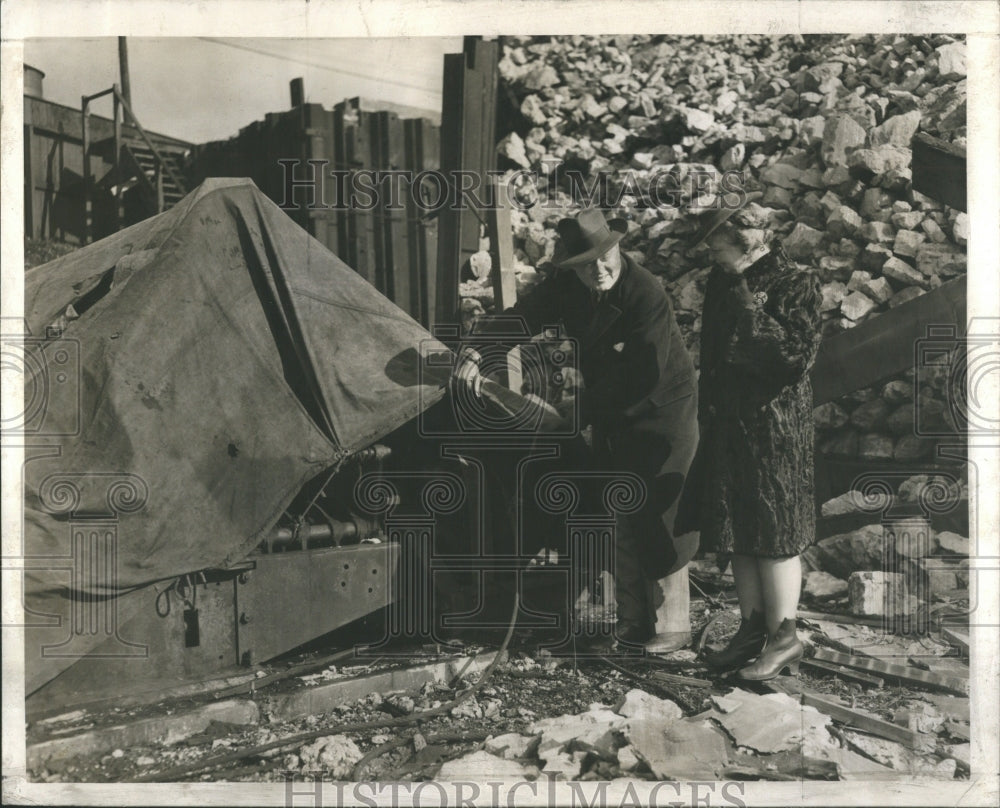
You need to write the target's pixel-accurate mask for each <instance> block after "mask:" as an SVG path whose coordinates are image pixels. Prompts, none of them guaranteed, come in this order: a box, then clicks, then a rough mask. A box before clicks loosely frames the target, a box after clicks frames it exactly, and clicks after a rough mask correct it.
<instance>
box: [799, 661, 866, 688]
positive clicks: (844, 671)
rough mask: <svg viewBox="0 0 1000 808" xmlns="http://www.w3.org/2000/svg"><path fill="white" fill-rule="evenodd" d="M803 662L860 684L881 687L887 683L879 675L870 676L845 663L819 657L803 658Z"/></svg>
mask: <svg viewBox="0 0 1000 808" xmlns="http://www.w3.org/2000/svg"><path fill="white" fill-rule="evenodd" d="M802 664H803V665H805V666H806V667H807V668H812V669H813V670H817V671H823V672H824V673H832V674H833V675H834V676H838V677H840V678H841V679H844V680H846V681H848V682H857V683H858V684H860V685H865V686H866V687H876V688H879V687H882V685H884V684H885V682H883V681H882V680H881V679H879V678H878V677H877V676H869V675H868V674H867V673H860V672H859V671H853V670H851V669H850V668H847V667H845V666H843V665H832V664H830V663H829V662H821V661H820V660H818V659H803V660H802Z"/></svg>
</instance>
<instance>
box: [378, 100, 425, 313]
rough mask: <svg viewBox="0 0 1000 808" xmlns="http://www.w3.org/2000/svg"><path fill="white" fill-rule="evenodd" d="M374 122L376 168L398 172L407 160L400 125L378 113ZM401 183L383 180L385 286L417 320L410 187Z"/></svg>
mask: <svg viewBox="0 0 1000 808" xmlns="http://www.w3.org/2000/svg"><path fill="white" fill-rule="evenodd" d="M376 119H377V122H378V130H379V140H380V141H381V144H380V149H379V151H380V153H381V159H382V162H381V164H380V165H379V166H378V167H379V168H381V169H382V170H384V171H389V172H392V171H401V170H402V169H403V167H404V163H405V158H406V154H405V149H406V144H405V140H404V137H403V124H402V122H401V121H400V120H399V116H398V115H396V113H395V112H379V113H377V114H376ZM404 180H405V177H399V176H395V177H394V176H391V175H390V176H387V177H386V178H385V180H383V182H382V184H381V193H380V194H379V207H378V211H379V213H380V215H381V226H382V227H381V236H382V243H383V250H384V255H385V271H386V275H387V277H388V284H387V285H388V288H389V289H391V290H392V301H393V302H394V303H395V304H396V305H397V306H399V307H400V308H401V309H403V310H404V311H405V312H406V313H407V314H409V315H410V316H411V317H413V318H414V319H416V318H418V317H419V316H420V297H419V292H418V291H417V290H418V285H417V284H416V283H414V279H413V274H412V272H411V264H410V246H409V233H408V232H407V226H406V212H407V209H408V207H409V186H408V185H407V184H406V182H405V181H404ZM392 203H395V204H392Z"/></svg>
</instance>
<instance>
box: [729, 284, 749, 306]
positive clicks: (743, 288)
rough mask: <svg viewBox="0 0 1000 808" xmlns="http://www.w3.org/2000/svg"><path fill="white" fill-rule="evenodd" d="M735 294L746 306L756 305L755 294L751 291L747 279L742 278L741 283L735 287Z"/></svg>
mask: <svg viewBox="0 0 1000 808" xmlns="http://www.w3.org/2000/svg"><path fill="white" fill-rule="evenodd" d="M733 292H734V293H735V295H736V297H737V299H738V300H739V301H740V303H742V304H743V305H744V306H752V305H754V299H753V292H751V291H750V287H749V286H747V279H746V278H744V277H741V278H740V282H739V283H737V284H736V285H735V286H733Z"/></svg>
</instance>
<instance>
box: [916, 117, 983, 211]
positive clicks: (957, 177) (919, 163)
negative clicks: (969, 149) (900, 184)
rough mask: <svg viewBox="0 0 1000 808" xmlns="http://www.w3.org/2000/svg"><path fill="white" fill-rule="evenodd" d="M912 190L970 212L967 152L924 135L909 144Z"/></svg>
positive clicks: (917, 136)
mask: <svg viewBox="0 0 1000 808" xmlns="http://www.w3.org/2000/svg"><path fill="white" fill-rule="evenodd" d="M910 147H911V148H912V150H913V159H912V160H911V162H910V166H911V170H912V171H913V190H914V191H918V192H920V193H922V194H923V195H924V196H929V197H930V198H931V199H936V200H937V201H938V202H943V203H944V204H946V205H950V206H951V207H953V208H957V209H958V210H968V209H969V208H968V191H967V190H966V173H967V168H966V161H965V149H963V148H962V147H960V146H955V145H953V144H951V143H946V142H945V141H943V140H938V139H937V138H935V137H931V136H930V135H927V134H924V133H923V132H921V133H920V134H918V135H914V137H913V141H912V142H911V144H910Z"/></svg>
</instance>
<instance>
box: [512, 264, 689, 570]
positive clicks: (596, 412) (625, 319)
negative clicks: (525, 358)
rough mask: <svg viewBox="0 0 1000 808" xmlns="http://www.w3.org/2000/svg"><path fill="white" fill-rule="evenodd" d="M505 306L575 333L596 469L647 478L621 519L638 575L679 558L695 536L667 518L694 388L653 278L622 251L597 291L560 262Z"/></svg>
mask: <svg viewBox="0 0 1000 808" xmlns="http://www.w3.org/2000/svg"><path fill="white" fill-rule="evenodd" d="M505 313H506V314H517V315H520V316H521V317H523V318H524V320H525V322H526V326H527V328H528V330H529V332H530V333H532V334H537V333H540V332H541V330H542V329H543V328H544V327H545V326H549V325H555V324H557V323H561V324H562V325H563V327H564V329H565V331H566V333H567V335H568V336H569V337H571V338H572V339H574V340H575V341H576V348H577V351H578V363H579V368H580V370H581V372H582V375H583V379H584V386H585V389H584V391H583V394H582V396H583V408H582V410H583V421H584V423H590V424H592V425H593V447H594V463H595V466H594V468H595V470H599V471H604V472H611V473H614V472H616V471H623V472H632V473H635V474H638V475H639V476H640V477H641V478H642V480H643V482H644V483H645V487H646V500H645V502H644V504H643V506H642V507H641V508H640V509H639V510H638V511H637V512H636V513H634V514H632V515H631V516H630V517H629V519H630V522H631V523H632V528H633V531H634V535H635V539H636V543H637V546H638V552H639V554H640V560H641V562H642V564H643V568H644V572H645V573H646V575H647V576H648V577H650V578H660V577H663V576H664V575H666V574H668V573H670V572H673V571H675V570H677V569H679V568H680V567H682V566H683V565H684V564H686V563H687V562H688V561H689V560H690V558H691V556H692V555H693V554H694V552H695V550H696V549H697V540H696V538H695V537H690V536H689V537H684V538H683V539H682V540H681V541H676V540H675V536H674V530H673V527H674V524H673V523H674V518H675V516H676V513H677V505H678V502H679V499H680V493H681V490H682V488H683V485H684V479H685V476H686V475H687V471H688V467H689V466H690V465H691V460H692V458H693V457H694V453H695V450H696V448H697V444H698V419H697V411H698V401H697V393H698V391H697V379H696V375H695V369H694V365H693V363H692V361H691V357H690V355H689V354H688V352H687V349H686V347H685V345H684V340H683V337H682V336H681V332H680V329H679V328H678V326H677V321H676V319H675V318H674V313H673V308H672V306H671V304H670V301H669V299H668V297H667V295H666V292H665V291H664V289H663V287H662V286H661V284H660V282H659V281H658V280H657V279H656V277H655V276H653V274H652V273H650V272H649V271H648V270H646V269H645V268H643V267H642V266H640V265H639V264H637V263H635V262H634V261H632V260H631V259H629V258H628V257H627V256H625V255H624V254H623V255H622V271H621V275H620V276H619V278H618V281H617V282H616V283H615V285H614V286H613V287H612V288H611V289H610V290H609V291H608V292H606V293H604V294H603V295H602V296H600V298H598V296H597V295H595V294H594V293H593V292H591V290H589V289H588V288H587V287H586V286H585V285H584V284H583V283H582V282H581V281H580V279H579V278H578V277H577V275H576V273H575V272H574V271H573V270H571V269H561V270H556V271H554V272H553V274H551V275H550V276H549V277H547V278H545V279H544V280H543V281H542V282H541V283H539V285H538V286H536V287H535V288H534V289H533V290H532V291H531V292H530V293H529V294H527V295H525V296H524V297H523V298H522V299H520V300H519V301H518V302H517V304H516V305H514V306H513V307H512V308H511V309H508V311H507V312H505Z"/></svg>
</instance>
